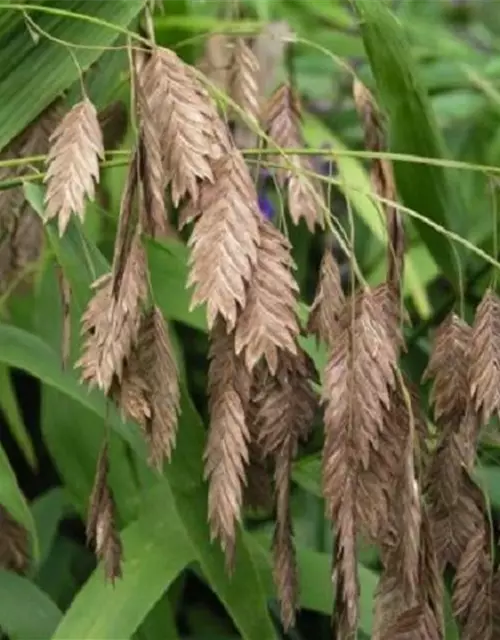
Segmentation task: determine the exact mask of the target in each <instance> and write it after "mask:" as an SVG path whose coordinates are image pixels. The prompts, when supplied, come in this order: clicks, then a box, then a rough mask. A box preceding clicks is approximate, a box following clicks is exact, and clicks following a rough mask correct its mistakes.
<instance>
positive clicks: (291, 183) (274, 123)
mask: <svg viewBox="0 0 500 640" xmlns="http://www.w3.org/2000/svg"><path fill="white" fill-rule="evenodd" d="M263 120H264V126H265V129H266V131H267V133H268V135H269V137H270V138H271V139H272V141H273V143H274V144H275V145H276V146H277V147H278V148H280V149H286V148H292V149H293V148H295V149H297V148H299V149H301V148H303V147H304V141H303V138H302V134H301V130H300V124H301V123H300V104H299V101H298V98H297V96H296V95H295V94H294V92H293V90H292V88H291V87H290V86H289V85H287V84H284V85H281V86H280V87H279V88H278V89H277V90H276V91H275V93H274V94H273V96H272V97H271V98H270V100H269V102H268V104H267V106H266V108H265V110H264V115H263ZM270 162H271V163H272V164H275V165H278V167H279V169H278V170H277V171H276V175H277V179H278V182H279V184H280V185H281V186H282V187H283V186H285V184H286V185H287V189H288V208H289V210H290V217H291V218H292V220H293V222H294V223H295V224H298V223H299V221H300V220H301V219H302V218H303V219H304V220H305V222H306V224H307V227H308V229H309V230H310V231H311V232H312V233H313V232H314V229H315V226H316V225H319V226H320V227H321V228H323V227H324V225H325V216H324V209H325V207H326V205H325V201H324V196H323V190H322V186H321V184H320V183H319V181H318V180H316V179H315V178H314V176H313V175H308V174H312V173H314V167H313V164H312V162H311V161H310V159H309V158H308V157H307V156H302V155H297V154H290V153H287V154H286V157H284V156H283V155H281V154H277V155H276V156H273V157H272V158H270Z"/></svg>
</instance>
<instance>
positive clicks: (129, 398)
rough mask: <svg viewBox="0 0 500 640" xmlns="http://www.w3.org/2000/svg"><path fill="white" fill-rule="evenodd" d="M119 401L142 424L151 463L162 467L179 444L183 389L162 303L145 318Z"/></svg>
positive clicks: (118, 390)
mask: <svg viewBox="0 0 500 640" xmlns="http://www.w3.org/2000/svg"><path fill="white" fill-rule="evenodd" d="M117 403H118V405H119V406H120V408H121V409H122V411H123V413H124V414H125V415H127V416H129V417H130V418H132V419H133V420H135V421H136V422H138V423H139V425H140V426H141V428H142V430H143V433H144V436H145V438H146V442H147V443H148V446H149V452H150V463H151V464H152V465H153V466H155V467H156V468H157V469H159V470H161V467H162V465H163V461H164V460H165V459H166V460H167V461H169V460H170V458H171V455H172V451H173V449H174V446H175V439H176V433H177V420H178V414H179V410H180V390H179V383H178V372H177V364H176V362H175V358H174V355H173V350H172V345H171V343H170V338H169V335H168V329H167V326H166V324H165V321H164V319H163V315H162V313H161V311H160V310H159V309H158V307H152V308H151V309H150V310H149V311H147V312H146V313H145V314H144V315H143V316H142V318H141V324H140V327H139V331H138V336H137V344H136V346H135V347H134V349H133V351H132V354H131V356H130V358H129V359H128V364H127V368H126V372H125V373H124V376H123V380H122V384H121V386H120V385H118V389H117Z"/></svg>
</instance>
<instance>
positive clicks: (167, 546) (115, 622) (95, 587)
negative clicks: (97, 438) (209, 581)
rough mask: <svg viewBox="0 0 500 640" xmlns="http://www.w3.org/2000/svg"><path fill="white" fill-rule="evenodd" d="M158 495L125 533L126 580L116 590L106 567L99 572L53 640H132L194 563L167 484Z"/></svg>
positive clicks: (89, 583)
mask: <svg viewBox="0 0 500 640" xmlns="http://www.w3.org/2000/svg"><path fill="white" fill-rule="evenodd" d="M154 493H155V495H154V499H153V498H152V497H151V496H150V498H149V499H148V504H147V505H145V507H144V511H143V513H142V515H141V516H140V517H139V519H138V520H137V521H136V522H134V523H132V524H131V525H129V526H128V527H127V528H126V529H125V530H124V531H123V532H122V541H123V554H124V562H123V578H121V579H120V580H117V581H116V583H115V585H114V586H113V585H110V584H108V583H106V582H105V580H104V574H103V570H102V567H99V568H98V569H96V571H95V572H94V573H93V575H92V576H91V577H90V579H89V580H88V581H87V583H86V584H85V585H84V587H83V588H82V590H81V591H80V593H79V594H78V595H77V597H76V598H75V599H74V601H73V603H72V605H71V607H70V608H69V611H68V612H67V613H66V614H65V616H64V618H63V619H62V621H61V623H60V625H59V626H58V628H57V631H56V633H55V635H54V636H53V640H86V639H87V640H95V639H96V638H99V640H115V638H129V637H130V636H131V635H132V634H133V633H134V632H135V630H136V629H137V627H138V626H139V624H140V623H141V621H142V620H143V619H144V618H145V617H146V615H147V613H148V612H149V611H150V610H151V609H152V607H153V606H154V605H155V603H156V602H157V601H158V600H159V599H160V597H161V596H162V595H163V593H164V591H165V589H166V588H168V586H169V585H170V584H171V583H172V582H173V580H175V578H176V577H177V575H178V574H179V573H180V572H181V571H182V570H183V569H184V567H186V566H187V565H188V564H189V563H190V562H192V561H193V560H194V559H195V557H196V555H195V552H194V549H193V547H192V545H191V543H190V540H189V537H188V536H186V532H185V529H184V527H183V524H182V521H181V520H180V518H179V516H178V514H177V511H176V509H175V503H174V500H173V497H172V495H171V493H170V490H169V489H168V486H166V484H165V483H162V487H161V491H157V490H155V492H154ZM165 631H166V630H164V633H165ZM165 637H166V636H165Z"/></svg>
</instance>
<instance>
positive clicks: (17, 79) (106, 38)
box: [0, 0, 144, 149]
mask: <svg viewBox="0 0 500 640" xmlns="http://www.w3.org/2000/svg"><path fill="white" fill-rule="evenodd" d="M31 4H32V6H30V3H29V2H25V3H23V4H21V3H19V4H17V5H16V4H15V3H5V2H3V3H0V12H4V13H5V15H8V16H9V20H10V23H9V29H8V30H5V31H0V67H1V69H2V74H1V77H0V95H2V104H1V106H0V149H3V148H4V147H5V145H7V144H8V143H9V142H10V141H11V140H12V139H13V138H14V137H15V136H16V135H17V134H18V133H20V132H21V131H22V130H23V129H24V128H25V127H26V126H27V125H29V124H30V122H32V121H33V120H34V119H35V118H36V117H37V116H38V115H39V114H40V113H41V112H42V111H43V110H44V109H45V108H46V107H48V106H49V105H50V104H51V103H52V102H53V101H54V100H55V99H56V98H57V97H58V96H59V95H60V94H61V93H62V92H63V91H64V90H66V89H68V87H70V86H71V85H72V84H73V83H74V82H75V81H76V80H78V79H79V77H80V73H81V70H85V69H88V67H89V66H90V65H91V64H93V63H94V62H95V61H96V60H97V59H98V58H99V56H100V55H101V54H102V53H103V52H104V50H105V49H106V47H109V46H110V45H111V44H113V42H114V41H115V40H116V39H117V37H118V35H119V34H120V29H121V30H123V29H124V28H126V27H127V26H129V25H130V23H131V22H132V20H133V19H134V18H135V17H136V16H137V14H138V13H139V11H140V10H141V8H142V7H143V4H144V3H143V2H142V0H115V1H114V2H81V1H78V0H59V1H56V2H53V3H51V5H50V6H49V5H43V4H41V3H39V4H37V5H36V6H34V3H31ZM13 6H15V7H17V9H19V8H23V9H24V10H26V11H28V15H29V16H30V17H31V19H32V20H33V21H35V23H36V24H37V25H38V27H39V28H40V30H43V31H44V32H46V33H48V34H50V36H51V37H52V38H57V39H59V41H62V42H68V43H75V44H78V45H79V46H78V47H75V48H72V49H71V52H70V50H69V48H67V47H65V46H64V45H62V44H60V43H57V42H54V41H51V40H49V39H48V38H46V37H44V36H43V35H41V37H40V39H39V40H38V42H37V43H35V42H34V41H33V39H32V38H30V37H29V35H28V31H27V27H26V24H25V21H24V19H23V16H22V14H21V13H20V12H19V10H14V9H12V8H11V7H13ZM7 10H8V11H7ZM85 45H87V46H85ZM76 63H78V66H77V64H76Z"/></svg>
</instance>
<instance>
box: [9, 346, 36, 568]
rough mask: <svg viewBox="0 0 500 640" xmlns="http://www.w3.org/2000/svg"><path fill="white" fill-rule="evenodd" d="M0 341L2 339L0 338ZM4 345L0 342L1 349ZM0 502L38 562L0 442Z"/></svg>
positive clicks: (27, 514)
mask: <svg viewBox="0 0 500 640" xmlns="http://www.w3.org/2000/svg"><path fill="white" fill-rule="evenodd" d="M0 343H2V339H1V338H0ZM5 346H6V345H3V344H2V350H3V349H4V347H5ZM0 504H1V505H2V506H3V507H5V509H7V511H8V512H9V514H10V515H11V517H12V518H14V520H16V521H17V522H18V523H19V524H21V525H23V527H24V528H25V529H26V531H27V532H28V535H29V537H30V541H31V550H32V555H33V560H34V562H35V564H36V563H37V562H38V557H39V548H38V538H37V535H36V530H35V523H34V521H33V517H32V515H31V511H30V510H29V507H28V505H27V504H26V500H25V498H24V495H23V493H22V491H21V488H20V487H19V485H18V484H17V479H16V475H15V473H14V471H13V469H12V467H11V466H10V462H9V459H8V457H7V454H6V453H5V451H4V449H3V447H2V445H1V444H0Z"/></svg>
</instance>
